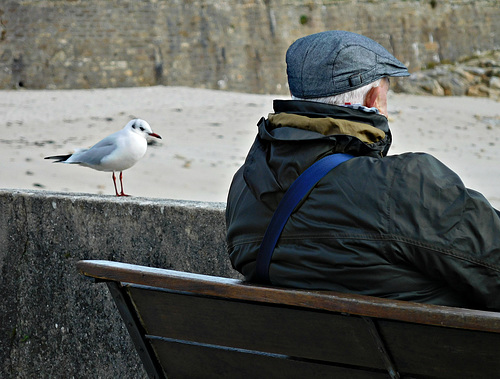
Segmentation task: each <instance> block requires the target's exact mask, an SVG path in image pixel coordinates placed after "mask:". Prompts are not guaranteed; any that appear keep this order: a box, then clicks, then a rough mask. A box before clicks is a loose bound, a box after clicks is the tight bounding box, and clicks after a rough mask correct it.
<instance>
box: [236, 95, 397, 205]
mask: <svg viewBox="0 0 500 379" xmlns="http://www.w3.org/2000/svg"><path fill="white" fill-rule="evenodd" d="M274 111H275V113H273V114H269V116H268V118H267V119H264V118H262V119H261V120H260V121H259V123H258V128H259V130H258V134H257V137H256V139H255V142H254V144H253V145H252V148H251V149H250V152H249V153H248V156H247V159H246V161H245V164H244V168H243V170H244V171H243V177H244V180H245V182H246V183H247V185H248V187H249V188H250V190H251V191H252V193H253V194H254V196H256V197H257V198H258V199H260V200H261V201H263V202H264V203H266V204H267V205H269V206H270V207H273V206H275V204H276V203H277V202H279V200H280V199H281V197H282V195H283V193H284V192H285V191H286V190H287V189H288V188H289V187H290V185H291V184H292V183H293V181H294V180H295V179H296V178H297V177H298V176H299V175H300V174H301V173H302V172H303V171H304V170H306V169H307V168H308V167H309V166H311V165H312V164H313V163H314V162H315V161H317V160H318V159H320V158H322V157H323V156H326V155H329V154H334V153H347V154H352V155H354V156H372V157H379V158H380V157H383V156H385V155H387V152H388V150H389V147H390V145H391V141H392V137H391V133H390V129H389V124H388V122H387V119H386V118H385V117H384V116H382V115H380V114H377V113H371V112H365V111H363V110H358V109H352V108H347V107H342V106H336V105H329V104H322V103H318V102H311V101H301V100H275V101H274Z"/></svg>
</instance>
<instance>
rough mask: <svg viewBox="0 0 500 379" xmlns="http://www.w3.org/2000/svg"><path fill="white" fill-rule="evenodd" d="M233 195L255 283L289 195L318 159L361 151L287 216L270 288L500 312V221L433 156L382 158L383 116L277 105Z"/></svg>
mask: <svg viewBox="0 0 500 379" xmlns="http://www.w3.org/2000/svg"><path fill="white" fill-rule="evenodd" d="M274 110H275V113H274V114H271V115H269V118H268V119H267V120H264V119H262V120H261V121H260V123H259V132H258V135H257V138H256V140H255V142H254V144H253V146H252V148H251V150H250V152H249V153H248V156H247V159H246V161H245V164H244V165H243V166H242V167H241V168H240V170H239V171H238V172H237V173H236V174H235V176H234V179H233V183H232V185H231V189H230V191H229V196H228V202H227V210H226V222H227V242H228V250H229V255H230V259H231V262H232V264H233V266H234V267H235V269H236V270H238V271H240V272H241V273H242V274H243V275H244V276H245V277H246V278H247V279H248V280H250V281H251V280H253V279H254V275H255V259H256V255H257V252H258V249H259V246H260V243H261V240H262V237H263V235H264V233H265V230H266V227H267V225H268V223H269V221H270V219H271V217H272V215H273V212H274V210H275V209H276V207H277V204H278V202H279V201H280V199H281V198H282V196H283V194H284V193H285V191H286V190H287V189H288V188H289V186H290V185H291V184H292V183H293V181H294V180H295V179H296V178H297V177H298V176H299V175H300V174H301V173H302V172H303V171H304V170H305V169H306V168H307V167H309V166H310V165H311V164H312V163H314V162H315V161H316V160H318V159H319V158H321V157H323V156H325V155H328V154H332V153H337V152H343V153H349V154H353V155H355V156H356V157H355V158H353V159H351V160H349V161H347V162H344V163H342V164H341V165H340V166H338V167H336V168H335V169H334V170H332V171H331V172H330V173H328V174H327V176H325V177H324V178H323V179H322V180H321V181H320V182H319V183H318V184H317V186H316V187H315V188H314V189H313V190H312V191H311V192H310V194H309V196H308V197H307V198H306V200H304V201H303V202H302V203H301V204H300V205H299V207H297V209H296V210H295V212H294V213H293V214H292V216H291V218H290V219H289V220H288V223H287V224H286V226H285V228H284V230H283V233H282V235H281V238H280V240H279V241H278V244H277V246H276V249H275V251H274V255H273V259H272V262H271V266H270V270H269V273H270V278H271V282H272V283H273V284H274V285H278V286H288V287H295V288H307V289H327V290H335V291H340V292H348V293H359V294H365V295H372V296H379V297H386V298H391V299H401V300H412V301H417V302H424V303H432V304H443V305H451V306H463V307H471V308H482V309H494V310H500V217H499V214H498V212H497V211H496V210H495V209H494V208H492V206H491V205H490V204H489V203H488V201H487V200H486V199H485V198H484V197H483V196H482V195H481V194H479V193H478V192H475V191H472V190H470V189H467V188H465V187H464V185H463V183H462V181H461V180H460V178H459V177H458V176H457V175H456V174H455V173H454V172H453V171H451V170H450V169H449V168H447V167H446V166H445V165H444V164H442V163H441V162H439V161H438V160H437V159H436V158H434V157H432V156H431V155H428V154H423V153H408V154H401V155H394V156H386V154H387V151H388V149H389V146H390V144H391V135H390V131H389V127H388V123H387V119H386V118H385V117H384V116H382V115H379V114H375V113H367V112H364V111H361V110H354V109H349V108H346V107H338V106H332V105H325V104H319V103H313V102H306V101H275V103H274Z"/></svg>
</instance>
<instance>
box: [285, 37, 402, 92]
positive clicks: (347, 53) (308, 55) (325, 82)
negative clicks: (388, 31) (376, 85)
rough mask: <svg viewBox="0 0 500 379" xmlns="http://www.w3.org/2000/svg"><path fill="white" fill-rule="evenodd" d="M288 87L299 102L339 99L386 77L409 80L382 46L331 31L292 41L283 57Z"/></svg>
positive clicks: (395, 60) (396, 61) (364, 38)
mask: <svg viewBox="0 0 500 379" xmlns="http://www.w3.org/2000/svg"><path fill="white" fill-rule="evenodd" d="M286 63H287V74H288V85H289V86H290V91H291V93H292V95H294V96H296V97H300V98H303V99H308V98H316V97H327V96H334V95H339V94H341V93H344V92H348V91H352V90H354V89H356V88H360V87H363V86H365V85H367V84H369V83H372V82H374V81H376V80H378V79H380V78H383V77H386V76H409V75H410V74H409V73H408V69H407V68H406V66H405V65H404V64H402V63H401V62H400V61H398V60H397V59H396V58H394V56H392V54H391V53H389V52H388V51H387V50H386V49H385V48H384V47H383V46H382V45H380V44H378V43H377V42H375V41H373V40H372V39H370V38H368V37H365V36H362V35H359V34H356V33H351V32H346V31H341V30H331V31H326V32H322V33H317V34H312V35H309V36H307V37H303V38H300V39H298V40H297V41H295V42H294V43H293V44H292V45H291V46H290V47H289V48H288V51H287V53H286Z"/></svg>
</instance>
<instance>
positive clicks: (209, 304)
mask: <svg viewBox="0 0 500 379" xmlns="http://www.w3.org/2000/svg"><path fill="white" fill-rule="evenodd" d="M126 290H127V292H128V293H129V294H130V295H131V297H132V300H133V303H134V305H135V307H136V310H137V311H138V313H139V315H140V318H141V319H142V320H143V323H144V324H145V325H146V326H147V327H146V332H147V334H150V335H154V336H159V337H167V338H173V339H177V340H186V341H193V342H194V341H195V342H199V343H204V344H212V345H219V346H226V347H232V348H239V349H246V350H255V351H262V352H267V353H274V354H283V355H290V356H294V357H299V358H303V359H310V360H320V361H325V362H334V363H340V364H349V365H356V366H363V367H370V368H375V369H382V370H383V369H384V364H383V362H382V360H381V359H380V357H379V353H378V351H377V346H376V345H375V343H374V341H373V337H372V336H371V335H370V333H369V331H368V330H367V328H366V326H365V324H364V321H363V320H362V319H361V318H360V317H345V316H342V315H335V314H331V313H326V312H323V311H314V312H312V311H310V310H300V309H294V308H290V307H284V306H278V305H275V306H269V304H266V303H264V305H262V304H258V303H248V302H238V301H228V300H223V299H217V298H207V297H199V296H185V295H181V294H175V293H169V292H158V291H153V290H149V289H145V288H137V287H133V286H132V287H130V286H127V287H126Z"/></svg>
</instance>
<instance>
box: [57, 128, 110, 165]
mask: <svg viewBox="0 0 500 379" xmlns="http://www.w3.org/2000/svg"><path fill="white" fill-rule="evenodd" d="M111 136H112V135H111ZM111 136H108V137H106V138H104V139H103V140H101V141H99V142H97V143H96V144H95V145H94V146H92V147H91V148H90V149H82V150H78V151H76V152H75V153H74V154H73V155H72V156H71V158H69V159H68V160H67V161H66V162H67V163H78V164H81V165H83V166H90V167H92V166H97V165H99V164H101V161H102V159H103V158H105V157H107V156H108V155H110V154H112V153H113V152H114V151H115V150H116V148H117V144H116V138H111Z"/></svg>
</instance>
